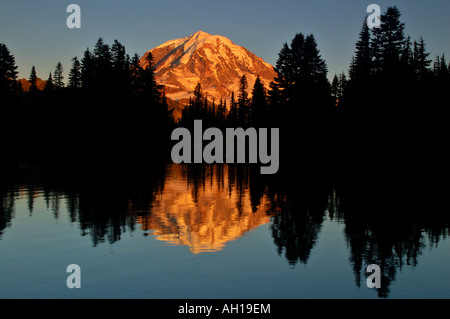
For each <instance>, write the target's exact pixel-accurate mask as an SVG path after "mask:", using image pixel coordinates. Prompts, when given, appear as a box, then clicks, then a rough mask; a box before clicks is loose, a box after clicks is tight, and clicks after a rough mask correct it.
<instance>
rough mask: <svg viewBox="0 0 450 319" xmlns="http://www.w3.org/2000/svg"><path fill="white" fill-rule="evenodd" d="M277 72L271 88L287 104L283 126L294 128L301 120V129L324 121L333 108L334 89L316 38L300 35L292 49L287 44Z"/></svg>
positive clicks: (278, 61) (296, 37) (282, 111)
mask: <svg viewBox="0 0 450 319" xmlns="http://www.w3.org/2000/svg"><path fill="white" fill-rule="evenodd" d="M275 70H276V72H277V74H278V76H277V77H276V78H275V79H274V84H273V85H272V88H271V89H272V90H274V89H276V90H277V92H279V93H280V95H281V100H282V105H284V109H283V110H280V111H279V112H281V113H282V114H283V116H282V117H283V119H281V123H280V124H283V125H288V126H290V127H291V128H295V127H298V122H299V121H300V122H302V124H303V125H302V126H314V125H316V124H317V121H319V122H320V121H323V120H324V116H325V114H327V113H328V112H329V111H330V107H331V105H332V99H331V88H330V83H329V81H328V79H327V71H328V70H327V66H326V63H325V61H324V60H323V59H322V57H321V56H320V52H319V49H318V48H317V43H316V40H315V38H314V36H313V35H312V34H311V35H308V36H307V37H305V36H304V35H303V34H301V33H299V34H296V35H295V37H294V39H293V40H292V42H291V45H290V46H289V45H288V44H287V43H285V44H284V45H283V48H282V49H281V51H280V53H279V56H278V60H277V64H276V68H275ZM272 95H273V93H272Z"/></svg>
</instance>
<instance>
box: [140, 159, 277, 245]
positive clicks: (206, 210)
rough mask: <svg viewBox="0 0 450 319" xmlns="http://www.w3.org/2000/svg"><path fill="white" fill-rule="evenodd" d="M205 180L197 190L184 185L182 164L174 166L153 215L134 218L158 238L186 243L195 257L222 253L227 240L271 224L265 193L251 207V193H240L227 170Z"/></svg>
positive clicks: (173, 242)
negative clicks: (203, 253) (206, 253)
mask: <svg viewBox="0 0 450 319" xmlns="http://www.w3.org/2000/svg"><path fill="white" fill-rule="evenodd" d="M219 169H220V170H222V171H221V172H220V173H219V172H218V170H219ZM219 176H221V178H219ZM206 180H208V181H211V182H206V183H205V184H206V185H207V186H206V187H204V188H203V187H201V188H200V189H196V188H195V187H193V185H192V184H188V180H187V178H186V176H185V174H184V173H183V166H181V165H175V164H174V165H173V167H172V169H171V170H170V173H169V175H168V176H167V179H166V182H165V185H164V189H163V194H162V195H160V196H158V195H156V198H155V200H154V202H153V204H152V209H151V212H150V213H149V214H148V215H147V216H143V217H138V223H139V224H141V225H142V226H141V228H142V229H143V230H146V231H148V233H149V234H151V235H153V236H155V237H156V239H157V240H160V241H164V242H167V243H169V244H172V245H185V246H188V247H189V249H190V251H191V252H192V253H194V254H199V253H202V252H214V251H219V250H222V249H223V248H224V247H225V246H226V244H227V243H228V242H230V241H233V240H236V239H238V238H239V237H242V236H244V235H245V234H246V233H247V232H249V231H251V230H253V229H255V228H256V227H258V226H260V225H263V224H267V223H269V221H270V217H269V216H268V214H267V213H266V212H267V211H269V209H270V207H271V205H270V201H269V199H268V198H267V197H266V196H265V195H264V196H263V197H262V199H261V201H260V203H259V205H258V206H257V207H256V209H255V208H254V209H252V205H251V202H250V192H249V189H248V188H245V189H243V190H241V191H239V190H238V188H237V186H236V184H234V183H233V182H232V181H230V180H229V168H228V166H222V167H221V168H219V167H217V166H216V167H214V172H213V173H212V174H210V175H209V176H206Z"/></svg>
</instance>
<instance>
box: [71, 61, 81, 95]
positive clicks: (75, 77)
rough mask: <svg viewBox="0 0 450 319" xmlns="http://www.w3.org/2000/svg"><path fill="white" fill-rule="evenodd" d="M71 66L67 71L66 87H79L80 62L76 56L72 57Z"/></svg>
mask: <svg viewBox="0 0 450 319" xmlns="http://www.w3.org/2000/svg"><path fill="white" fill-rule="evenodd" d="M72 62H73V63H72V68H71V69H70V72H69V83H68V87H70V88H72V89H79V88H80V87H81V84H82V82H81V63H80V61H79V60H78V58H77V57H74V58H73V59H72Z"/></svg>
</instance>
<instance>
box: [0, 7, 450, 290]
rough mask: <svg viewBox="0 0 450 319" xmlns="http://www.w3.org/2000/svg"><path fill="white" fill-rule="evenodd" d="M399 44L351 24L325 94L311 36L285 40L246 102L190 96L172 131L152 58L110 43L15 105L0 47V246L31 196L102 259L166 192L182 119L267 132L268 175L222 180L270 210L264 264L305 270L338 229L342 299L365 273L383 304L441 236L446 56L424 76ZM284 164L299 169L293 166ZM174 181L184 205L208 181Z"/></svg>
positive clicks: (415, 46) (321, 63)
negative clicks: (180, 185)
mask: <svg viewBox="0 0 450 319" xmlns="http://www.w3.org/2000/svg"><path fill="white" fill-rule="evenodd" d="M404 28H405V26H404V24H403V23H402V22H401V15H400V11H399V10H398V9H397V8H396V7H390V8H388V9H387V11H386V12H385V13H384V14H383V15H382V16H381V27H380V28H378V29H373V30H370V29H369V28H368V27H367V25H366V23H365V20H364V23H363V26H362V28H361V31H360V34H359V38H358V40H357V42H356V45H355V54H354V56H353V57H352V58H351V64H350V67H349V70H348V72H347V75H346V74H345V73H342V74H339V75H335V76H334V78H333V80H332V81H331V82H330V81H329V80H328V78H327V65H326V61H325V60H324V59H323V58H322V57H321V55H320V51H319V49H318V46H317V43H316V40H315V38H314V36H313V35H304V34H302V33H298V34H296V35H295V37H294V38H293V39H292V42H291V43H290V44H288V43H285V44H284V45H283V47H282V48H281V50H280V52H279V58H278V61H277V63H276V66H275V70H276V72H277V75H278V76H277V77H276V78H275V79H274V81H273V82H272V83H271V84H270V87H269V88H265V87H264V86H263V85H262V83H261V81H259V80H257V81H256V82H255V85H254V87H253V88H249V87H248V83H247V79H246V78H245V76H242V78H241V82H240V89H239V91H238V92H235V93H233V95H232V96H231V99H230V100H228V97H224V98H223V99H221V100H219V101H211V100H209V99H208V97H207V96H206V95H205V94H204V93H203V92H202V88H201V86H200V85H198V86H197V88H196V90H195V92H194V94H193V96H192V98H191V100H190V102H189V104H188V105H187V106H186V107H185V108H184V109H183V113H182V117H181V119H179V121H176V120H175V119H174V117H173V116H172V111H171V110H170V107H169V104H170V102H168V100H167V99H166V97H165V94H164V87H163V86H161V85H159V84H157V83H156V81H155V76H154V72H155V70H154V67H153V65H154V64H153V60H152V56H151V54H148V55H147V59H148V62H149V64H150V66H149V67H148V68H146V69H143V68H142V67H141V64H140V61H139V56H138V55H137V54H135V55H133V56H132V57H130V56H129V55H128V54H127V53H126V50H125V47H124V46H123V45H122V44H121V43H120V42H118V41H114V43H113V44H112V45H111V46H110V45H108V44H105V43H104V41H103V39H102V38H99V39H98V41H97V42H96V44H95V45H94V48H93V50H90V49H86V51H85V52H84V55H83V57H81V58H78V57H74V58H73V59H72V66H71V67H70V70H69V73H68V77H67V84H66V83H65V81H64V80H65V77H64V69H63V66H62V65H61V63H57V64H56V67H55V71H54V72H53V73H50V75H49V77H48V79H47V81H45V86H44V87H43V88H42V89H39V83H38V78H37V76H36V68H35V67H33V68H32V70H31V73H30V77H29V80H28V84H29V87H27V89H26V90H25V89H24V87H23V86H22V83H21V82H20V81H18V79H17V65H16V64H15V59H14V56H13V54H12V53H11V52H10V51H9V50H8V48H7V46H6V45H5V44H0V142H1V145H2V146H3V150H4V154H6V155H5V156H4V157H3V158H2V162H3V164H4V165H2V166H1V170H0V175H1V177H2V178H1V179H0V200H1V205H0V209H1V211H0V236H1V235H2V233H3V231H4V230H5V229H6V228H8V227H9V226H10V225H11V222H12V220H13V219H14V209H15V207H14V205H15V197H16V194H17V193H18V190H19V189H21V188H22V187H25V189H27V191H28V196H29V197H28V208H29V210H30V212H32V211H33V201H34V195H33V191H34V189H35V188H36V185H40V186H39V187H42V188H43V189H44V194H45V198H46V200H47V203H48V205H51V206H52V210H53V212H54V214H55V218H57V216H58V211H59V208H58V207H59V206H58V205H59V204H58V203H59V202H60V199H61V198H66V200H67V205H68V211H69V214H70V216H71V221H73V222H75V221H77V222H79V223H80V229H81V233H82V235H89V236H91V238H92V242H93V245H94V246H95V245H98V244H99V243H101V242H105V241H107V242H110V243H114V242H116V241H118V240H120V237H121V234H122V233H123V232H124V231H126V230H129V231H133V230H134V229H135V228H136V217H138V216H140V217H148V215H149V214H151V211H150V210H149V207H150V206H151V204H152V201H153V200H154V196H155V194H160V193H162V192H163V191H164V182H165V176H166V166H165V165H164V164H165V161H166V159H168V158H169V155H170V146H171V143H172V142H171V140H170V133H171V132H172V130H173V129H174V128H175V127H177V126H183V127H187V128H192V126H193V120H194V119H202V120H203V127H204V128H207V127H218V128H222V129H223V128H225V127H279V128H280V134H281V138H280V141H281V142H280V149H281V152H282V153H281V156H280V157H281V164H280V171H279V172H278V173H277V174H275V175H274V176H262V175H260V174H259V172H258V169H257V167H254V166H249V167H247V166H245V165H233V166H231V167H232V169H231V170H230V174H233V175H232V177H233V179H234V178H235V180H236V181H237V182H236V183H241V184H238V185H235V186H236V188H237V189H238V191H239V192H244V190H245V189H247V188H248V189H249V191H250V195H251V201H252V205H253V206H255V207H256V206H257V205H258V203H259V202H260V200H261V198H262V196H263V194H267V196H268V197H269V199H270V201H271V203H272V206H273V207H272V209H270V210H268V212H267V214H268V215H269V216H271V217H272V225H271V234H272V237H273V241H274V244H275V246H276V251H277V253H278V254H280V255H283V256H284V257H285V258H286V260H287V262H289V264H290V265H292V266H295V265H297V264H299V263H303V264H306V263H307V262H308V260H309V256H310V253H311V251H312V249H313V248H314V246H315V244H316V242H317V240H318V238H319V234H320V231H321V229H322V225H323V222H324V220H325V218H326V217H327V215H328V218H330V219H333V220H337V221H339V222H342V223H343V224H344V226H345V238H346V241H347V243H348V246H349V251H350V258H349V262H350V263H351V264H352V268H353V271H354V275H355V283H356V284H357V285H358V286H359V285H361V284H363V283H362V281H363V279H361V278H365V274H364V270H365V267H366V265H368V264H371V263H376V264H379V265H380V266H381V268H382V269H383V278H382V287H383V288H382V289H381V290H378V294H379V296H380V297H387V296H389V289H390V283H391V282H393V281H394V280H395V277H396V273H397V272H398V271H399V270H401V269H402V267H404V266H405V265H410V266H413V267H414V266H415V265H417V264H418V259H419V256H420V255H421V253H422V251H423V250H424V248H425V244H424V242H425V240H426V239H428V241H429V242H430V243H431V245H437V244H438V243H439V242H440V240H442V239H444V238H446V237H447V236H448V235H449V225H450V220H449V217H448V214H446V210H447V202H446V198H447V197H448V196H447V194H448V180H449V177H450V174H449V172H448V164H447V163H446V156H448V155H449V150H448V139H449V137H450V126H449V125H448V123H447V120H448V119H447V114H448V110H447V108H448V97H447V95H448V94H447V90H448V89H449V88H450V71H449V70H450V65H449V64H448V63H447V61H446V58H445V56H444V55H440V56H438V57H436V58H435V59H434V61H432V59H431V57H430V53H429V52H427V50H426V44H425V40H424V39H422V38H419V39H416V40H414V41H412V40H411V39H410V38H409V37H408V36H405V34H404ZM250 92H251V94H249V93H250ZM227 101H231V102H227ZM227 103H228V104H230V105H227ZM294 151H295V152H298V154H301V153H302V152H304V153H307V154H313V155H311V156H310V157H308V156H305V157H302V159H301V160H299V156H293V152H294ZM344 155H350V156H344ZM392 155H396V156H392ZM403 155H406V156H403ZM408 155H411V156H408ZM441 156H442V157H441ZM424 158H428V159H429V158H431V162H430V161H427V162H424V161H422V159H424ZM224 165H225V164H224ZM186 174H187V175H188V176H189V179H190V180H191V181H192V187H193V190H192V191H193V192H194V194H195V193H196V192H198V191H200V190H201V188H202V187H204V185H205V182H204V179H206V178H207V177H208V172H207V168H205V167H204V166H201V165H190V166H188V167H187V173H186ZM221 178H224V177H221ZM230 178H231V177H230ZM219 180H220V177H219ZM230 185H233V187H234V184H230ZM442 185H443V186H442ZM130 203H131V204H132V205H130ZM236 206H237V207H239V203H236ZM0 238H1V237H0Z"/></svg>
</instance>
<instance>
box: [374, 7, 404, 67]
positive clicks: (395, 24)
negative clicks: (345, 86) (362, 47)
mask: <svg viewBox="0 0 450 319" xmlns="http://www.w3.org/2000/svg"><path fill="white" fill-rule="evenodd" d="M400 17H401V13H400V11H399V10H398V8H397V7H396V6H394V7H389V8H388V9H387V10H386V13H385V14H383V15H381V25H380V27H379V28H374V29H373V35H374V39H373V41H372V45H371V47H372V51H373V54H374V66H375V71H376V72H377V73H380V72H384V74H385V75H387V76H390V75H391V74H394V73H395V72H396V70H397V68H398V66H399V61H400V58H401V52H402V48H403V45H404V41H405V36H404V28H405V24H404V23H402V22H401V21H400Z"/></svg>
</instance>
